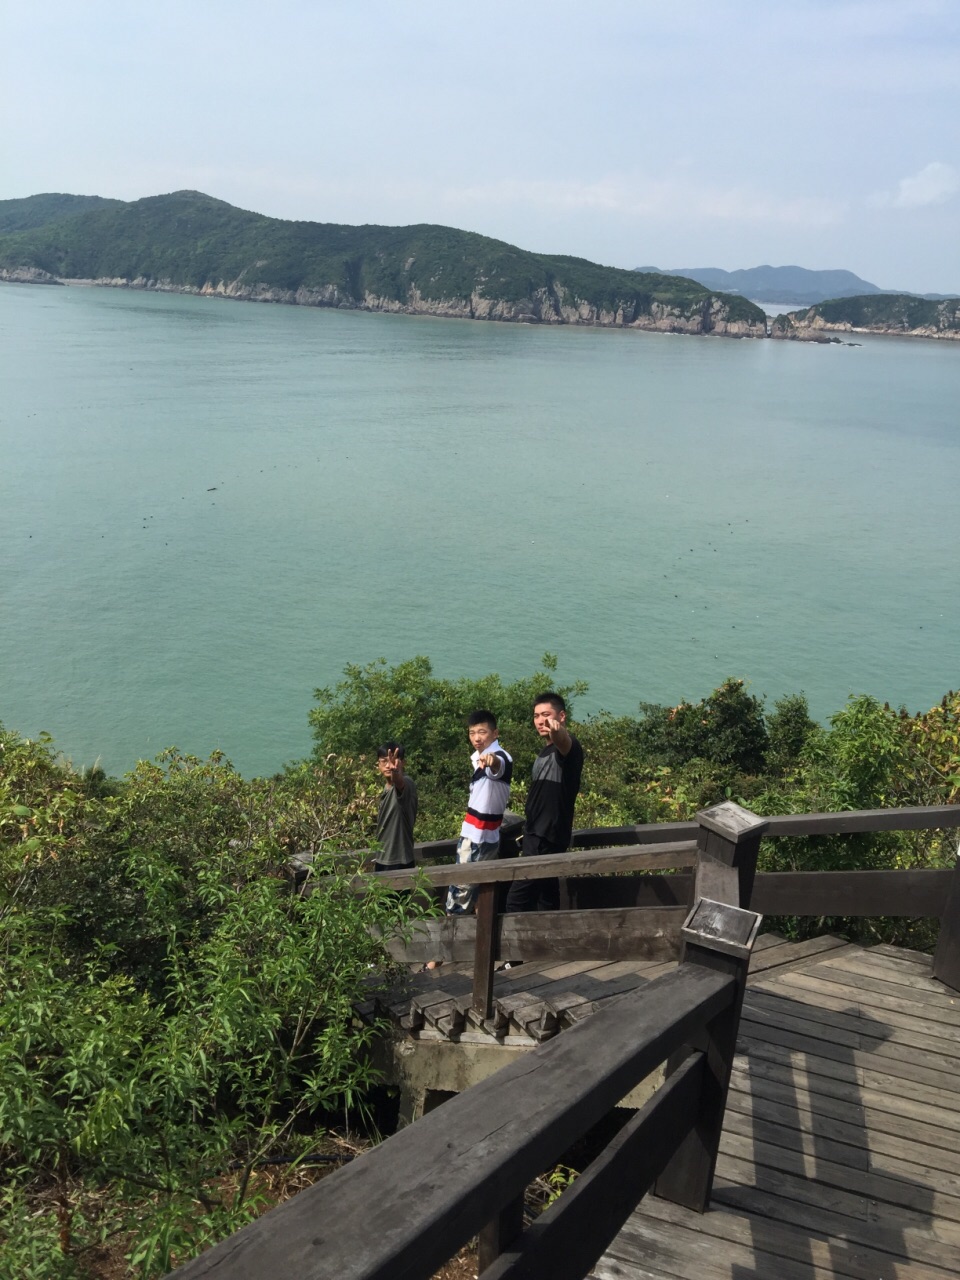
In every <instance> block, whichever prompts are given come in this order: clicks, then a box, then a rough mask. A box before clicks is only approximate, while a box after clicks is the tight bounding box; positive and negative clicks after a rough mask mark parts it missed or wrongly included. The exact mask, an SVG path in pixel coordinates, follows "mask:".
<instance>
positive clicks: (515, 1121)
mask: <svg viewBox="0 0 960 1280" xmlns="http://www.w3.org/2000/svg"><path fill="white" fill-rule="evenodd" d="M958 826H960V806H949V807H943V808H936V809H913V810H883V811H879V812H875V813H843V814H811V815H803V816H792V815H791V816H789V817H777V818H768V819H759V818H757V817H756V816H755V815H753V814H750V813H748V812H747V811H746V810H744V809H741V808H740V807H739V806H738V805H735V804H731V803H727V804H723V805H718V806H716V807H714V808H713V809H709V810H705V811H704V812H703V813H700V814H698V815H697V822H696V823H692V824H687V823H677V824H671V828H670V830H669V831H665V830H664V828H663V827H659V828H649V827H644V828H640V827H630V828H619V829H617V830H616V831H614V832H611V831H609V830H608V831H605V832H602V833H601V832H578V833H577V834H576V840H577V843H579V844H582V845H592V846H593V847H592V848H590V849H588V850H586V851H585V852H578V853H571V854H555V855H551V856H549V857H544V858H523V859H507V860H504V861H501V862H492V863H478V864H473V865H469V866H464V867H458V868H457V870H456V880H457V882H458V883H473V884H477V885H479V886H480V893H479V899H478V911H477V916H476V919H475V921H474V920H469V919H452V920H444V921H438V922H433V923H431V924H430V926H429V932H428V933H427V934H426V935H425V936H422V937H421V938H420V939H419V941H415V942H413V943H411V944H409V945H410V947H412V948H414V949H415V948H416V947H418V946H419V947H422V948H424V949H426V948H432V949H434V951H435V950H436V948H437V947H438V946H439V947H440V948H442V949H445V954H446V955H447V956H448V957H449V958H450V959H459V958H461V957H465V956H468V955H472V956H473V957H474V990H473V1000H474V1005H475V1007H476V1008H478V1009H481V1008H484V1009H489V1002H490V992H491V985H492V975H493V968H494V963H495V961H496V960H497V959H498V958H502V957H504V956H509V957H514V956H515V957H516V958H525V957H532V956H533V955H541V954H559V955H563V954H566V955H570V954H577V955H578V956H582V955H584V951H583V948H584V946H592V947H595V948H599V947H601V946H613V945H614V941H613V940H614V939H615V938H617V937H619V936H620V935H624V936H625V937H627V938H628V939H629V941H628V942H627V943H625V944H624V943H622V940H621V943H619V944H618V945H624V946H625V947H626V948H627V950H628V951H629V950H630V948H643V947H647V948H653V947H661V948H663V949H664V950H665V952H666V953H667V954H671V953H674V952H675V953H676V954H678V956H679V960H680V963H679V965H678V967H677V968H676V969H675V970H674V971H672V972H670V973H669V974H667V975H666V976H664V977H661V978H659V979H656V980H655V981H653V982H651V983H649V984H648V985H647V986H645V987H643V988H642V989H640V990H638V991H635V992H631V993H629V994H628V995H626V996H623V997H621V998H620V999H619V1000H617V1001H616V1002H615V1003H614V1004H613V1005H612V1006H608V1007H607V1008H606V1009H600V1010H599V1011H598V1012H597V1013H595V1014H594V1015H593V1016H592V1017H590V1018H588V1019H585V1020H584V1021H583V1022H582V1023H580V1024H579V1025H577V1026H575V1027H573V1028H571V1029H569V1030H567V1031H565V1032H564V1033H563V1034H562V1035H561V1036H558V1037H556V1038H555V1039H553V1040H551V1041H549V1042H547V1043H546V1044H543V1045H540V1046H539V1047H538V1048H536V1049H534V1050H531V1051H530V1052H529V1053H527V1054H525V1055H523V1056H522V1057H521V1058H520V1059H518V1060H516V1061H514V1062H512V1063H511V1064H510V1065H509V1066H506V1067H504V1068H503V1069H502V1070H501V1071H499V1072H497V1073H496V1074H495V1075H493V1076H491V1077H489V1078H488V1079H487V1080H485V1081H483V1082H482V1083H481V1084H478V1085H476V1086H474V1087H473V1088H472V1089H469V1090H467V1091H466V1092H465V1093H462V1094H460V1095H458V1096H457V1097H455V1098H453V1099H451V1100H450V1101H449V1102H447V1103H445V1104H444V1105H443V1106H442V1107H439V1108H438V1109H436V1110H435V1111H433V1112H431V1113H430V1114H428V1115H427V1116H425V1117H424V1118H423V1119H422V1120H420V1121H418V1122H417V1123H416V1124H414V1125H412V1126H410V1127H409V1128H407V1129H403V1130H401V1131H400V1132H399V1133H397V1134H395V1135H394V1136H393V1137H392V1138H389V1139H388V1140H387V1141H386V1142H384V1143H382V1144H381V1145H380V1146H379V1147H377V1148H375V1149H374V1150H373V1151H371V1152H369V1153H368V1154H366V1155H364V1156H363V1157H362V1158H361V1159H360V1160H357V1161H354V1162H353V1163H351V1164H350V1165H348V1166H346V1167H345V1168H343V1169H340V1170H338V1171H337V1172H336V1173H334V1174H331V1175H329V1176H328V1177H327V1178H324V1179H323V1180H322V1181H321V1182H319V1183H318V1184H316V1185H315V1186H314V1187H311V1188H310V1189H309V1190H307V1191H304V1192H301V1193H300V1194H299V1195H298V1196H296V1197H295V1198H293V1199H292V1200H290V1201H287V1202H286V1203H285V1204H283V1205H281V1206H280V1207H279V1208H277V1209H275V1210H273V1211H272V1212H270V1213H268V1214H266V1215H264V1217H262V1218H260V1219H259V1220H258V1221H256V1222H254V1223H251V1224H250V1225H249V1226H248V1227H245V1228H244V1229H243V1230H242V1231H240V1232H238V1233H237V1234H236V1235H234V1236H232V1237H230V1239H228V1240H226V1241H224V1242H223V1243H222V1244H220V1245H218V1246H216V1247H215V1248H213V1249H211V1250H210V1251H209V1252H207V1253H205V1254H202V1255H201V1256H200V1257H199V1258H196V1259H194V1260H193V1261H192V1262H189V1263H187V1264H186V1265H185V1266H183V1267H181V1268H179V1269H178V1270H177V1272H175V1273H174V1274H175V1275H176V1276H178V1277H182V1280H201V1278H204V1280H209V1278H210V1277H230V1280H267V1277H272V1276H273V1275H274V1274H277V1273H279V1274H286V1275H289V1276H291V1277H297V1280H332V1278H333V1277H337V1280H388V1278H389V1280H427V1278H428V1277H430V1276H431V1275H433V1273H434V1272H435V1271H436V1270H437V1269H438V1268H439V1267H440V1266H441V1265H442V1264H443V1263H444V1262H445V1261H446V1260H447V1259H448V1258H450V1257H451V1256H452V1255H453V1254H455V1253H456V1251H457V1250H458V1249H459V1248H460V1247H461V1246H462V1245H464V1244H465V1243H466V1242H467V1241H469V1240H470V1239H471V1238H472V1237H473V1236H475V1235H478V1234H479V1237H480V1269H481V1275H482V1280H582V1277H583V1276H585V1275H586V1274H587V1272H588V1271H589V1270H590V1268H591V1267H592V1266H593V1264H594V1262H595V1261H596V1260H597V1258H599V1257H600V1256H601V1254H602V1253H603V1252H604V1250H605V1249H606V1248H607V1246H608V1245H609V1243H610V1241H611V1240H612V1239H613V1237H614V1236H615V1235H616V1233H617V1231H618V1230H619V1229H620V1227H621V1225H622V1224H623V1222H624V1221H625V1220H626V1218H627V1217H628V1216H629V1214H630V1213H631V1212H632V1211H633V1209H634V1208H635V1207H636V1205H637V1203H638V1202H639V1200H640V1199H641V1198H642V1197H643V1195H644V1194H646V1192H647V1191H648V1190H650V1189H651V1188H654V1189H655V1191H656V1194H657V1195H658V1196H662V1197H663V1198H665V1199H668V1200H672V1201H674V1202H676V1203H679V1204H683V1205H686V1206H688V1207H690V1208H694V1209H697V1210H700V1211H703V1210H704V1209H705V1208H706V1207H707V1204H708V1202H709V1197H710V1188H711V1185H712V1180H713V1171H714V1166H715V1162H716V1157H717V1150H718V1146H719V1140H720V1132H721V1128H722V1124H723V1115H724V1108H725V1104H726V1093H727V1085H728V1081H729V1075H730V1070H731V1067H732V1063H733V1054H734V1049H735V1045H736V1035H737V1028H738V1025H739V1017H740V1006H741V1002H742V998H743V990H744V986H745V982H746V975H747V969H748V965H749V957H750V952H751V948H752V945H753V940H754V938H755V937H756V934H757V930H758V927H759V923H760V918H761V917H760V914H759V912H760V909H761V904H764V909H771V910H774V911H775V912H776V913H778V914H779V913H784V914H797V915H803V914H818V915H819V914H825V915H857V914H859V915H867V914H869V915H891V916H902V915H908V916H911V915H916V916H933V917H938V918H939V919H940V940H939V943H938V946H937V952H936V957H935V967H934V972H935V974H936V976H938V977H939V978H941V980H942V981H944V982H946V983H948V984H949V985H951V986H953V987H954V988H957V989H960V869H952V870H946V871H894V872H885V871H874V872H859V871H848V872H847V871H844V872H823V873H820V872H806V873H796V874H795V873H779V874H772V875H769V876H764V875H757V873H756V863H757V855H758V851H759V846H760V840H761V838H763V837H764V836H766V837H770V836H779V835H825V834H835V833H844V832H863V831H890V830H920V829H931V828H948V827H949V828H956V827H958ZM654 833H656V834H654ZM657 836H659V837H660V839H657V838H656V837H657ZM664 836H666V837H667V838H666V839H664V838H663V837H664ZM599 846H604V847H599ZM442 848H443V847H442V846H439V847H438V846H426V847H425V851H427V850H429V852H431V853H433V852H434V851H436V853H440V852H441V851H442ZM678 868H690V873H689V874H688V875H687V876H685V877H683V876H679V875H670V876H664V875H662V874H658V873H662V872H663V871H664V870H676V869H678ZM636 870H644V871H647V872H651V873H654V874H650V875H647V876H644V877H634V878H633V879H632V881H631V882H630V883H629V886H628V888H627V889H626V890H624V888H623V886H624V882H623V881H620V882H619V887H618V888H617V892H624V891H625V892H628V893H632V894H633V901H634V903H635V904H637V903H639V904H640V905H631V906H626V907H622V906H620V907H609V906H608V907H600V908H580V907H578V908H575V909H574V910H572V911H560V912H549V913H544V914H543V916H542V917H541V918H540V919H534V918H532V917H527V918H526V919H525V920H517V919H516V918H510V917H502V916H500V915H499V913H498V911H497V892H498V890H497V886H498V884H500V885H503V884H506V883H509V882H510V881H511V880H513V879H517V878H523V879H532V878H537V877H539V876H548V875H549V876H556V875H560V876H563V877H564V878H566V879H568V880H571V881H577V880H579V881H580V882H581V883H590V882H591V881H590V878H591V877H596V876H598V875H600V876H602V877H604V878H605V879H606V892H607V895H608V897H609V894H610V893H611V892H613V888H612V887H611V886H616V885H617V881H616V879H615V877H616V874H617V873H618V872H624V871H636ZM418 875H419V876H420V878H421V882H422V881H423V880H424V879H426V881H427V882H428V883H429V884H432V885H435V886H442V885H444V884H446V882H447V881H448V880H449V879H450V875H451V869H450V868H449V867H433V868H421V869H420V870H419V872H416V873H412V872H396V873H386V878H387V879H388V880H389V882H390V883H391V884H395V885H397V886H398V887H410V886H412V885H413V884H414V883H415V882H416V878H417V876H418ZM597 883H599V884H600V886H601V889H602V888H603V887H604V886H603V880H601V881H599V882H597ZM637 886H641V887H639V888H638V887H637ZM651 886H653V887H652V888H651ZM362 887H363V886H362V883H359V882H358V884H357V889H358V891H362ZM658 895H662V896H661V897H658ZM666 895H672V897H669V900H668V901H664V897H663V896H666ZM601 896H602V894H601ZM651 898H652V899H653V900H654V901H655V905H644V904H646V903H647V902H648V901H649V900H651ZM688 902H692V903H694V904H695V905H694V906H693V907H692V909H689V908H688V905H687V903H688ZM768 902H769V903H773V904H774V905H773V906H772V908H767V907H766V904H767V903H768ZM664 912H666V913H669V914H667V915H664V914H663V913H664ZM565 917H566V920H565V919H564V918H565ZM574 917H575V918H576V924H578V925H579V926H581V932H580V934H579V936H577V932H576V927H573V928H571V920H573V918H574ZM600 917H606V922H604V921H603V920H601V919H600ZM681 917H682V919H681ZM608 926H612V927H608ZM551 934H552V935H553V943H551V942H550V936H551ZM551 945H552V946H554V947H555V950H554V951H547V950H545V948H548V947H550V946H551ZM408 954H409V953H408ZM605 954H617V953H616V952H615V951H614V952H612V953H611V952H608V953H605ZM631 954H645V953H644V952H643V951H642V950H641V951H639V952H638V951H636V950H634V951H632V952H631ZM664 1062H666V1063H667V1080H666V1083H665V1084H664V1085H663V1086H662V1087H661V1088H660V1089H658V1090H657V1092H656V1093H655V1094H654V1096H653V1097H652V1098H651V1099H650V1101H649V1102H648V1103H647V1104H646V1105H645V1106H644V1107H643V1108H642V1109H641V1110H640V1111H638V1112H637V1113H636V1114H635V1116H634V1117H633V1118H632V1119H631V1120H630V1121H629V1122H628V1123H627V1124H626V1125H625V1126H624V1127H623V1128H621V1129H620V1131H619V1132H618V1134H617V1136H616V1137H615V1138H614V1139H613V1141H612V1142H610V1143H609V1144H608V1145H607V1147H606V1149H605V1150H604V1152H603V1153H602V1154H601V1155H600V1156H599V1157H597V1158H596V1159H595V1160H594V1161H593V1162H592V1163H591V1164H590V1165H589V1167H588V1169H587V1170H586V1171H585V1172H584V1173H583V1174H582V1175H581V1177H579V1178H578V1179H577V1180H576V1181H575V1182H574V1184H573V1185H572V1187H570V1188H569V1189H568V1190H566V1191H564V1192H563V1194H562V1195H561V1196H560V1197H559V1198H558V1200H557V1201H556V1202H555V1203H554V1204H553V1205H552V1206H551V1207H550V1208H549V1209H548V1210H547V1211H546V1212H545V1213H543V1214H542V1215H541V1216H540V1217H539V1218H538V1219H537V1221H536V1222H535V1223H533V1224H532V1225H530V1226H528V1227H527V1228H526V1229H524V1228H523V1218H522V1203H523V1192H524V1189H525V1188H526V1186H527V1185H528V1184H529V1183H530V1182H531V1181H533V1179H534V1178H536V1177H537V1176H538V1175H539V1174H540V1173H542V1172H543V1170H545V1169H547V1168H549V1167H550V1166H551V1165H552V1164H554V1163H556V1161H557V1160H558V1159H560V1158H561V1157H562V1155H563V1154H564V1152H565V1151H567V1150H568V1148H569V1147H570V1146H571V1144H572V1143H573V1142H575V1141H576V1140H577V1139H578V1138H579V1137H581V1136H583V1135H584V1134H586V1133H588V1132H589V1131H590V1130H591V1129H593V1128H594V1126H596V1125H597V1124H598V1122H599V1121H600V1120H602V1118H603V1117H604V1116H605V1115H606V1114H608V1113H609V1112H610V1111H611V1109H612V1108H614V1107H616V1105H617V1103H618V1102H619V1101H620V1100H621V1099H622V1098H623V1097H624V1096H625V1095H626V1094H627V1093H628V1092H629V1091H630V1090H631V1089H632V1088H633V1087H634V1086H635V1085H636V1084H638V1083H639V1082H640V1081H641V1080H642V1079H644V1078H645V1077H646V1076H648V1075H649V1074H650V1073H651V1072H652V1071H653V1070H655V1069H656V1068H657V1067H658V1066H659V1065H660V1064H661V1063H664Z"/></svg>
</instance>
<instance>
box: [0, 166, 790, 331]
mask: <svg viewBox="0 0 960 1280" xmlns="http://www.w3.org/2000/svg"><path fill="white" fill-rule="evenodd" d="M33 199H34V200H36V201H50V200H51V199H54V198H53V197H39V196H38V197H34V198H33ZM55 199H58V200H61V201H62V200H69V199H70V197H56V198H55ZM73 199H77V200H82V199H85V197H74V198H73ZM13 203H17V202H13ZM20 203H21V204H29V202H20ZM43 210H46V214H43ZM42 214H43V216H45V217H46V221H45V222H44V223H43V224H41V223H40V221H39V219H40V217H41V215H42ZM36 218H37V221H36V222H35V223H34V225H33V226H31V227H29V228H23V229H17V230H12V231H9V232H8V233H7V234H3V235H0V278H3V279H7V280H67V281H69V280H90V281H97V282H100V283H103V284H114V285H128V286H134V287H139V288H152V289H164V290H175V291H183V292H196V293H204V294H221V295H224V296H229V297H238V298H249V299H255V300H262V301H271V302H293V303H301V304H304V305H313V306H335V307H354V308H362V309H366V310H374V311H405V312H413V313H422V314H433V315H452V316H470V317H474V318H478V319H493V320H527V321H543V322H547V323H555V324H556V323H560V324H564V323H565V324H599V325H611V326H632V327H636V328H645V329H664V330H670V331H676V332H690V333H709V332H716V333H727V334H734V335H738V336H740V335H749V336H757V337H762V336H763V335H764V333H765V321H764V316H763V312H762V311H761V309H760V308H759V307H756V306H754V305H753V304H752V303H750V302H748V301H746V300H745V299H743V298H737V297H728V296H726V295H723V294H717V293H714V292H711V290H709V289H707V288H705V287H704V286H703V285H699V284H697V283H695V282H694V281H691V280H682V279H679V278H675V277H671V276H662V275H651V274H644V273H640V272H636V271H622V270H618V269H615V268H612V267H602V266H598V265H597V264H596V263H592V262H588V261H586V260H585V259H582V258H570V257H551V256H548V255H545V254H537V253H529V252H527V251H525V250H523V249H519V248H516V247H515V246H514V245H509V244H505V243H504V242H503V241H500V240H492V239H490V238H489V237H487V236H481V235H476V234H474V233H472V232H469V231H458V230H456V229H454V228H452V227H441V226H433V225H429V224H423V225H419V226H411V227H380V226H373V225H368V226H361V227H353V226H342V225H338V224H335V223H319V222H287V221H283V220H281V219H279V218H268V217H265V216H263V215H262V214H257V213H250V212H247V211H246V210H243V209H237V208H234V207H233V206H232V205H229V204H226V203H225V202H224V201H222V200H215V199H213V198H212V197H210V196H206V195H203V194H201V193H200V192H196V191H178V192H174V193H173V194H172V195H164V196H151V197H148V198H147V199H144V200H137V201H135V202H133V203H121V202H104V203H103V204H101V205H100V206H99V207H96V208H92V209H88V210H87V211H81V212H76V213H74V214H73V215H72V216H69V217H66V216H57V217H55V218H53V219H52V220H51V217H50V216H49V207H48V206H46V205H38V206H37V209H36Z"/></svg>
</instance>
